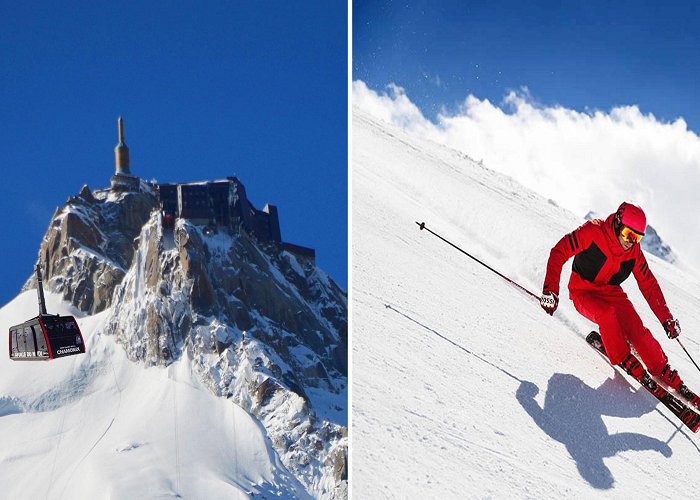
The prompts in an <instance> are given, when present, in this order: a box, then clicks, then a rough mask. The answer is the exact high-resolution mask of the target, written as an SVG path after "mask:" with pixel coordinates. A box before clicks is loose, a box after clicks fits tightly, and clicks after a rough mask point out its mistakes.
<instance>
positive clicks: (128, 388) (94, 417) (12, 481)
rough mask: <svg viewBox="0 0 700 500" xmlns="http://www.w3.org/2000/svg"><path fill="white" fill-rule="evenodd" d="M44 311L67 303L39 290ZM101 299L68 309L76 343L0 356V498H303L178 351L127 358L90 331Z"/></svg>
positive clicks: (61, 309) (9, 318)
mask: <svg viewBox="0 0 700 500" xmlns="http://www.w3.org/2000/svg"><path fill="white" fill-rule="evenodd" d="M46 299H47V309H48V310H49V312H51V313H60V314H74V315H76V317H78V312H77V311H76V310H69V308H68V307H67V306H66V305H65V303H64V302H61V301H60V300H59V297H58V296H56V295H53V294H49V293H47V297H46ZM37 310H38V307H37V298H36V291H35V290H31V291H27V292H24V293H22V294H20V295H19V296H18V297H17V298H15V299H14V300H13V301H12V302H10V303H9V304H7V305H6V306H5V307H3V308H2V309H0V333H2V335H0V337H1V339H2V340H1V341H0V350H2V352H3V353H7V352H8V345H7V342H8V338H7V332H8V329H9V327H10V326H11V325H13V324H16V323H20V322H22V321H24V320H26V319H29V318H32V317H34V316H36V315H37ZM107 312H108V311H105V312H103V313H101V314H98V315H95V316H92V317H83V318H80V319H79V320H78V322H79V325H80V328H81V331H82V333H83V336H84V338H85V341H86V347H87V352H86V354H84V355H80V356H71V357H69V358H62V359H58V360H54V361H50V362H17V361H10V360H9V359H8V357H7V355H4V356H0V443H2V446H0V486H1V487H2V493H1V494H0V496H2V497H3V498H13V499H25V498H26V499H35V498H47V499H81V498H84V499H99V498H119V499H121V498H129V499H155V498H173V497H176V498H207V499H217V498H222V499H223V498H226V499H229V498H251V497H254V498H272V497H275V498H280V497H281V498H308V495H307V494H306V493H305V490H304V488H303V487H302V486H301V485H300V484H299V483H298V481H297V480H296V479H294V477H293V476H292V475H291V474H290V473H288V472H287V471H286V469H285V468H284V466H283V465H282V463H281V461H280V460H279V458H278V456H277V455H276V454H275V452H274V451H273V449H272V445H271V443H270V442H269V439H268V438H267V437H266V433H265V431H264V429H263V428H262V426H261V425H260V424H259V423H258V422H257V421H256V420H255V419H253V418H252V417H251V416H250V415H249V414H248V413H246V412H245V411H244V410H242V409H241V408H239V407H238V406H236V405H234V404H232V403H231V401H230V400H226V399H223V398H217V397H215V396H214V395H213V394H211V392H210V391H209V390H208V389H207V388H205V387H202V386H201V385H200V384H199V382H198V381H197V380H198V378H197V377H196V375H193V374H192V373H191V368H190V367H191V366H192V364H191V362H190V360H187V359H185V358H183V359H180V360H179V361H177V362H175V363H173V364H172V365H170V366H169V367H168V368H162V367H153V368H144V366H143V365H140V364H135V363H132V362H130V361H129V360H128V359H127V357H126V355H125V353H124V350H123V348H122V347H121V346H119V345H117V344H116V343H115V342H114V339H113V338H112V337H109V336H107V335H103V334H102V328H103V324H104V320H105V314H107Z"/></svg>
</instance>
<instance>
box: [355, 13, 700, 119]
mask: <svg viewBox="0 0 700 500" xmlns="http://www.w3.org/2000/svg"><path fill="white" fill-rule="evenodd" d="M352 15H353V47H352V50H353V63H352V68H353V79H359V80H362V81H364V82H365V83H366V84H367V85H368V86H369V87H370V88H373V89H375V90H378V89H381V88H383V87H384V86H385V85H386V84H387V83H390V82H393V83H395V84H397V85H399V86H401V87H403V88H405V89H406V93H407V95H408V96H409V98H410V99H411V100H412V102H414V103H415V104H416V105H418V106H419V108H420V109H421V110H422V111H423V112H424V113H425V114H426V116H429V117H434V116H435V114H436V113H437V112H438V111H440V109H441V108H442V107H443V106H445V107H447V108H454V107H456V105H457V104H458V103H459V102H461V101H462V100H464V98H465V97H466V96H467V95H468V94H470V93H471V94H474V95H475V96H477V97H479V98H481V99H489V100H490V101H491V102H497V103H498V102H501V100H502V99H503V97H504V96H505V94H506V93H507V92H508V90H511V89H512V90H517V89H519V88H521V87H523V86H526V87H527V88H528V89H529V91H530V93H531V94H532V96H533V97H534V98H535V99H537V100H538V101H540V102H541V103H543V104H547V105H554V104H559V105H562V106H565V107H568V108H573V109H577V110H584V109H587V108H596V109H609V108H610V107H612V106H616V105H625V104H637V105H639V107H640V109H641V110H642V111H643V112H645V113H653V114H654V115H655V116H656V117H657V118H659V119H663V120H673V119H674V118H677V117H680V116H682V117H684V118H685V119H686V121H687V122H688V124H689V126H690V128H692V129H693V130H695V131H700V106H699V105H700V94H699V93H698V92H697V89H698V88H699V87H700V51H699V50H698V47H699V46H700V5H699V4H697V3H695V2H657V1H644V0H643V1H629V0H623V1H615V2H608V1H599V0H596V1H587V2H565V1H536V2H522V1H496V2H494V1H487V0H478V1H473V0H471V1H470V0H467V1H463V0H456V1H449V0H448V1H439V2H434V1H427V0H418V1H414V0H405V1H397V2H393V1H375V0H355V1H354V2H353V13H352Z"/></svg>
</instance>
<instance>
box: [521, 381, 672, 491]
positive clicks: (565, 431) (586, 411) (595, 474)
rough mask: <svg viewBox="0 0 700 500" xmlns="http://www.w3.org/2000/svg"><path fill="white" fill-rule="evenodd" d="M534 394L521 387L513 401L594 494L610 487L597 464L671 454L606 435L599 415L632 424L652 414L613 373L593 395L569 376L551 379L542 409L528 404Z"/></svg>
mask: <svg viewBox="0 0 700 500" xmlns="http://www.w3.org/2000/svg"><path fill="white" fill-rule="evenodd" d="M538 392H539V389H538V387H537V386H536V385H535V384H533V383H532V382H528V381H522V382H521V383H520V387H519V388H518V390H517V392H516V398H517V399H518V402H519V403H520V404H521V405H522V407H523V408H524V409H525V411H527V413H528V414H529V415H530V416H531V417H532V419H533V420H534V421H535V423H536V424H537V425H538V426H539V427H540V428H541V429H542V430H543V431H544V432H546V433H547V434H548V435H549V436H550V437H551V438H553V439H556V440H557V441H559V442H561V443H562V444H563V445H564V446H566V449H567V451H568V452H569V454H570V455H571V458H573V459H574V460H575V461H576V467H577V468H578V471H579V473H580V474H581V477H583V478H584V479H585V480H586V481H588V483H589V484H590V485H591V486H593V487H594V488H598V489H601V490H602V489H609V488H612V487H613V484H614V482H615V479H614V478H613V476H612V473H611V472H610V469H608V467H607V466H606V465H605V463H604V462H603V459H604V458H606V457H612V456H614V455H616V454H617V453H619V452H621V451H625V450H653V451H658V452H659V453H661V454H662V455H664V456H665V457H670V456H671V454H672V453H673V452H672V450H671V448H670V447H669V446H668V444H666V443H664V442H663V441H660V440H658V439H656V438H652V437H649V436H645V435H643V434H637V433H633V432H621V433H618V434H608V429H607V427H605V423H604V422H603V415H608V416H614V417H625V418H635V417H641V416H642V415H644V414H646V413H649V412H651V411H653V410H654V408H655V404H654V403H653V402H650V401H649V398H644V397H639V396H640V395H638V394H636V393H635V392H634V391H633V390H632V388H631V387H630V386H629V384H628V383H627V382H626V381H625V380H624V378H623V377H622V375H620V374H619V373H617V372H615V378H614V379H613V378H609V379H608V380H606V381H605V382H604V383H603V384H602V385H601V386H600V387H598V388H597V389H593V388H592V387H589V386H587V385H586V384H585V383H584V382H583V381H582V380H581V379H579V378H577V377H575V376H574V375H569V374H563V373H555V374H554V375H552V378H550V379H549V383H548V385H547V394H546V396H545V399H544V408H541V407H540V405H539V403H537V401H535V399H534V398H535V396H536V395H537V393H538Z"/></svg>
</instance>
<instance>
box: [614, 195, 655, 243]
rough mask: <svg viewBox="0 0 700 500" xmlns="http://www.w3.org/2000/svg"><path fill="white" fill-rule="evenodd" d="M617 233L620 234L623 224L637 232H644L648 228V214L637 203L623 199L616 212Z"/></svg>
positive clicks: (615, 224)
mask: <svg viewBox="0 0 700 500" xmlns="http://www.w3.org/2000/svg"><path fill="white" fill-rule="evenodd" d="M614 226H615V233H616V234H620V230H621V229H622V226H627V227H628V228H630V229H631V230H632V231H634V232H635V233H639V234H642V235H643V234H644V232H645V231H646V230H647V216H646V215H644V210H642V209H641V207H638V206H637V205H633V204H632V203H627V202H626V201H623V202H622V204H621V205H620V206H619V207H618V209H617V212H615V219H614Z"/></svg>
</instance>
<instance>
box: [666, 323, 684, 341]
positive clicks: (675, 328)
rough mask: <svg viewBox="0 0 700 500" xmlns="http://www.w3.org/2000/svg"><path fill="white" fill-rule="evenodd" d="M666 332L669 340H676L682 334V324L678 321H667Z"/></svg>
mask: <svg viewBox="0 0 700 500" xmlns="http://www.w3.org/2000/svg"><path fill="white" fill-rule="evenodd" d="M664 330H666V335H668V338H670V339H675V338H676V337H678V336H679V335H680V334H681V324H680V322H679V321H678V320H677V319H667V320H666V321H664Z"/></svg>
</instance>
